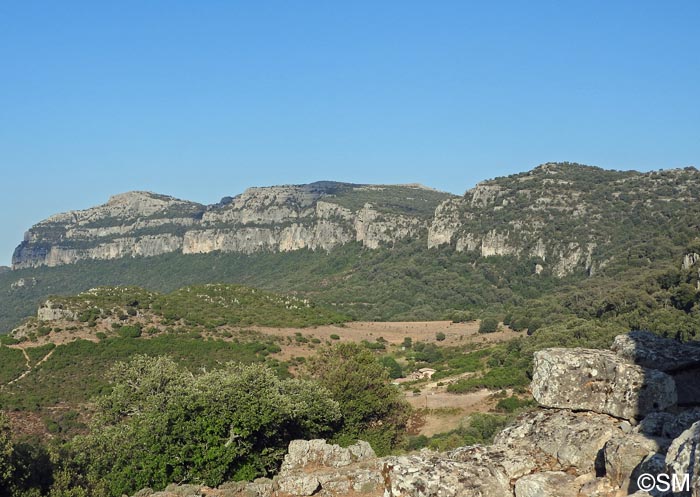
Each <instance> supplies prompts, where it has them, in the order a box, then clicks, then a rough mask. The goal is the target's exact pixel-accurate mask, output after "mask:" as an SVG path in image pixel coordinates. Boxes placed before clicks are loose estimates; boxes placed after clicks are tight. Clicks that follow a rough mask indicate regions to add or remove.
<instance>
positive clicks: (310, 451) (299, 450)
mask: <svg viewBox="0 0 700 497" xmlns="http://www.w3.org/2000/svg"><path fill="white" fill-rule="evenodd" d="M381 468H382V463H381V462H380V460H379V459H377V456H376V454H375V453H374V450H372V447H370V445H369V444H368V443H367V442H363V441H359V442H357V443H356V444H354V445H350V446H348V447H340V446H339V445H333V444H328V443H326V441H325V440H294V441H292V442H291V443H290V444H289V450H288V452H287V455H286V456H285V457H284V462H283V463H282V467H281V469H280V472H279V474H278V475H277V476H276V477H275V478H274V482H275V487H276V488H277V489H278V490H279V492H280V493H281V494H283V495H292V496H309V495H319V496H324V495H333V496H335V495H347V494H350V493H353V492H354V493H359V494H366V495H381V493H382V492H383V488H384V480H383V479H382V476H381Z"/></svg>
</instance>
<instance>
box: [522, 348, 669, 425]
mask: <svg viewBox="0 0 700 497" xmlns="http://www.w3.org/2000/svg"><path fill="white" fill-rule="evenodd" d="M532 395H533V396H534V397H535V400H537V402H539V403H540V405H542V406H545V407H558V408H565V409H585V410H588V411H594V412H600V413H604V414H609V415H611V416H615V417H618V418H624V419H632V418H642V417H644V416H645V415H647V414H648V413H650V412H652V411H660V410H663V409H666V408H668V407H672V406H674V405H676V402H677V400H678V399H677V395H676V383H675V382H674V381H673V378H671V377H670V376H669V375H667V374H665V373H662V372H661V371H658V370H656V369H649V368H643V367H641V366H637V365H635V364H631V363H630V362H628V361H626V360H625V359H623V358H621V357H620V356H618V355H616V354H615V353H614V352H609V351H605V350H585V349H546V350H541V351H539V352H536V353H535V361H534V373H533V379H532Z"/></svg>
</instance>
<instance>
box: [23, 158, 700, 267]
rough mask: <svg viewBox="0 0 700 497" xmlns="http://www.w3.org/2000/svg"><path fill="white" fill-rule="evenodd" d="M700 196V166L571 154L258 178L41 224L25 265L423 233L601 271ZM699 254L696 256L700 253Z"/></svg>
mask: <svg viewBox="0 0 700 497" xmlns="http://www.w3.org/2000/svg"><path fill="white" fill-rule="evenodd" d="M699 200H700V172H698V171H697V170H696V169H694V168H686V169H677V170H665V171H654V172H650V173H639V172H636V171H611V170H603V169H600V168H596V167H590V166H582V165H579V164H570V163H548V164H543V165H541V166H538V167H536V168H535V169H533V170H531V171H529V172H526V173H521V174H516V175H512V176H508V177H502V178H496V179H493V180H488V181H484V182H482V183H480V184H478V185H477V186H476V187H475V188H473V189H471V190H469V191H467V192H466V193H465V195H464V196H462V197H457V196H454V195H451V194H448V193H442V192H437V191H435V190H431V189H429V188H426V187H422V186H420V185H354V184H347V183H335V182H329V181H322V182H317V183H311V184H308V185H286V186H273V187H264V188H250V189H248V190H246V191H245V192H244V193H242V194H241V195H238V196H236V197H227V198H225V199H223V200H222V201H221V202H219V203H217V204H213V205H209V206H204V205H201V204H197V203H194V202H187V201H183V200H178V199H175V198H172V197H167V196H163V195H156V194H153V193H147V192H131V193H125V194H121V195H116V196H114V197H112V198H111V199H110V200H109V202H107V203H106V204H104V205H101V206H98V207H94V208H91V209H87V210H83V211H74V212H68V213H65V214H58V215H56V216H53V217H51V218H49V219H47V220H45V221H42V222H40V223H39V224H37V225H35V226H33V227H32V228H31V229H30V230H29V231H28V232H27V234H26V236H25V240H24V241H23V242H22V244H21V245H20V246H19V247H17V249H16V251H15V254H14V257H13V268H14V269H21V268H27V267H35V266H43V265H45V266H58V265H62V264H70V263H74V262H77V261H80V260H84V259H101V260H106V259H117V258H121V257H141V256H143V257H147V256H156V255H160V254H165V253H170V252H178V253H183V254H203V253H208V252H213V251H221V252H239V253H244V254H251V253H254V252H260V251H275V252H286V251H292V250H298V249H310V250H323V251H329V250H331V249H333V248H334V247H337V246H340V245H343V244H346V243H349V242H358V243H361V244H362V245H363V246H364V247H367V248H369V249H377V248H379V247H382V246H389V247H390V246H392V245H394V244H396V243H397V242H399V241H401V240H406V239H408V238H417V237H420V238H421V240H422V243H425V247H426V248H427V249H432V248H437V247H441V246H445V247H449V248H448V250H449V249H453V250H455V251H456V252H462V253H465V254H469V255H471V256H473V257H474V258H475V259H476V258H493V257H508V258H511V259H512V258H516V259H517V260H518V261H519V265H520V266H524V267H529V270H530V271H531V273H532V274H537V275H542V277H546V276H553V277H557V278H562V277H565V276H567V275H570V274H572V273H579V274H581V275H589V276H590V275H593V274H595V273H597V272H600V271H601V270H602V269H604V268H606V267H607V266H614V265H615V264H622V265H625V264H627V265H628V264H630V263H632V262H633V263H634V264H643V265H644V264H647V265H649V264H653V263H654V261H655V260H658V259H662V258H668V254H669V253H671V252H673V251H678V250H683V249H685V248H691V247H690V246H691V245H692V243H691V242H693V240H694V239H695V238H696V237H697V230H696V228H695V226H696V224H697V219H698V218H700V202H699ZM424 240H427V242H425V241H424ZM698 249H699V250H700V247H698ZM687 254H688V255H687V257H686V259H685V260H684V261H683V265H684V268H687V267H690V266H692V265H694V264H695V263H696V262H697V261H698V258H700V256H698V255H697V254H696V253H695V252H687Z"/></svg>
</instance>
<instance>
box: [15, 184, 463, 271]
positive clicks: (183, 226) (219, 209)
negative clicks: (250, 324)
mask: <svg viewBox="0 0 700 497" xmlns="http://www.w3.org/2000/svg"><path fill="white" fill-rule="evenodd" d="M449 197H450V195H449V194H446V193H441V192H436V191H434V190H431V189H428V188H425V187H422V186H420V185H406V186H401V185H384V186H380V185H378V186H371V185H351V184H346V183H333V182H319V183H312V184H309V185H289V186H276V187H266V188H250V189H248V190H246V191H245V192H244V193H243V194H241V195H238V196H236V197H233V198H227V199H224V201H222V202H220V203H218V204H214V205H210V206H204V205H201V204H197V203H194V202H188V201H184V200H178V199H175V198H173V197H168V196H164V195H157V194H154V193H149V192H129V193H124V194H120V195H115V196H114V197H112V198H110V199H109V201H108V202H107V203H106V204H104V205H100V206H98V207H94V208H90V209H86V210H82V211H71V212H67V213H63V214H58V215H55V216H52V217H50V218H48V219H46V220H45V221H42V222H40V223H39V224H37V225H35V226H33V227H32V228H31V229H30V230H29V231H28V232H27V233H26V235H25V239H24V241H23V242H22V244H20V246H19V247H17V249H16V250H15V253H14V256H13V269H20V268H26V267H36V266H42V265H45V266H58V265H62V264H71V263H74V262H77V261H80V260H84V259H103V260H104V259H117V258H122V257H139V256H142V257H149V256H156V255H161V254H165V253H169V252H181V253H184V254H201V253H207V252H213V251H222V252H242V253H253V252H257V251H281V252H284V251H290V250H298V249H302V248H308V249H311V250H330V249H332V248H333V247H336V246H338V245H342V244H345V243H348V242H351V241H357V242H360V243H362V244H363V245H364V246H365V247H368V248H373V249H374V248H378V247H379V246H381V245H382V244H391V243H394V242H396V241H398V240H400V239H402V238H406V237H415V236H419V235H421V234H423V233H425V232H426V231H427V228H428V224H429V222H430V219H431V217H432V214H433V211H434V209H435V207H436V206H437V204H438V203H439V202H441V201H443V200H445V199H446V198H449Z"/></svg>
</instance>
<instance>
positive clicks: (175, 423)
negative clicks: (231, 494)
mask: <svg viewBox="0 0 700 497" xmlns="http://www.w3.org/2000/svg"><path fill="white" fill-rule="evenodd" d="M111 379H112V381H113V382H114V386H113V389H112V391H111V392H110V393H109V394H107V395H106V396H104V397H102V398H101V399H99V400H98V402H97V406H98V409H99V412H98V415H97V416H96V417H95V424H94V426H93V427H92V431H91V434H90V435H87V436H80V437H76V438H75V439H74V440H73V441H72V442H71V444H70V446H69V448H70V449H71V452H72V454H73V458H74V460H75V462H76V463H77V465H78V466H79V467H82V468H84V469H85V470H86V471H87V474H88V479H89V480H92V481H96V482H102V483H103V484H105V485H106V486H107V487H108V489H109V493H111V494H112V495H121V494H124V493H127V494H130V493H133V492H134V491H136V490H138V489H140V488H144V487H151V488H163V487H165V486H166V485H167V484H168V483H171V482H174V481H178V482H193V483H204V484H207V485H210V486H216V485H219V484H221V483H222V482H224V481H226V480H231V479H233V480H240V479H253V478H255V477H258V476H263V475H269V474H271V473H272V472H274V471H275V470H276V469H277V468H278V466H279V464H280V462H281V460H282V458H283V456H284V454H285V452H286V448H287V446H288V444H289V442H290V441H291V440H293V439H296V438H314V437H323V436H328V435H330V434H332V429H333V426H334V425H335V424H336V423H337V422H338V420H339V418H340V410H339V407H338V404H337V403H336V402H335V401H333V400H332V399H331V396H330V392H328V391H327V390H326V389H324V388H322V387H319V386H318V385H316V384H314V383H311V382H309V381H302V380H296V379H286V380H281V379H280V378H279V377H278V376H276V375H275V373H274V372H273V371H272V370H271V369H269V368H267V367H266V366H263V365H260V364H254V365H248V366H244V365H240V364H228V365H227V366H226V367H224V368H222V369H218V370H215V371H212V372H208V373H203V374H201V375H198V376H194V375H192V374H190V373H188V372H186V371H185V370H184V369H181V368H180V367H178V366H177V365H176V364H175V363H174V362H173V361H172V360H171V359H168V358H163V357H160V358H149V357H146V356H137V357H136V358H134V359H133V360H132V361H131V362H129V363H121V364H118V365H116V366H115V368H114V369H113V370H112V372H111Z"/></svg>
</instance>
